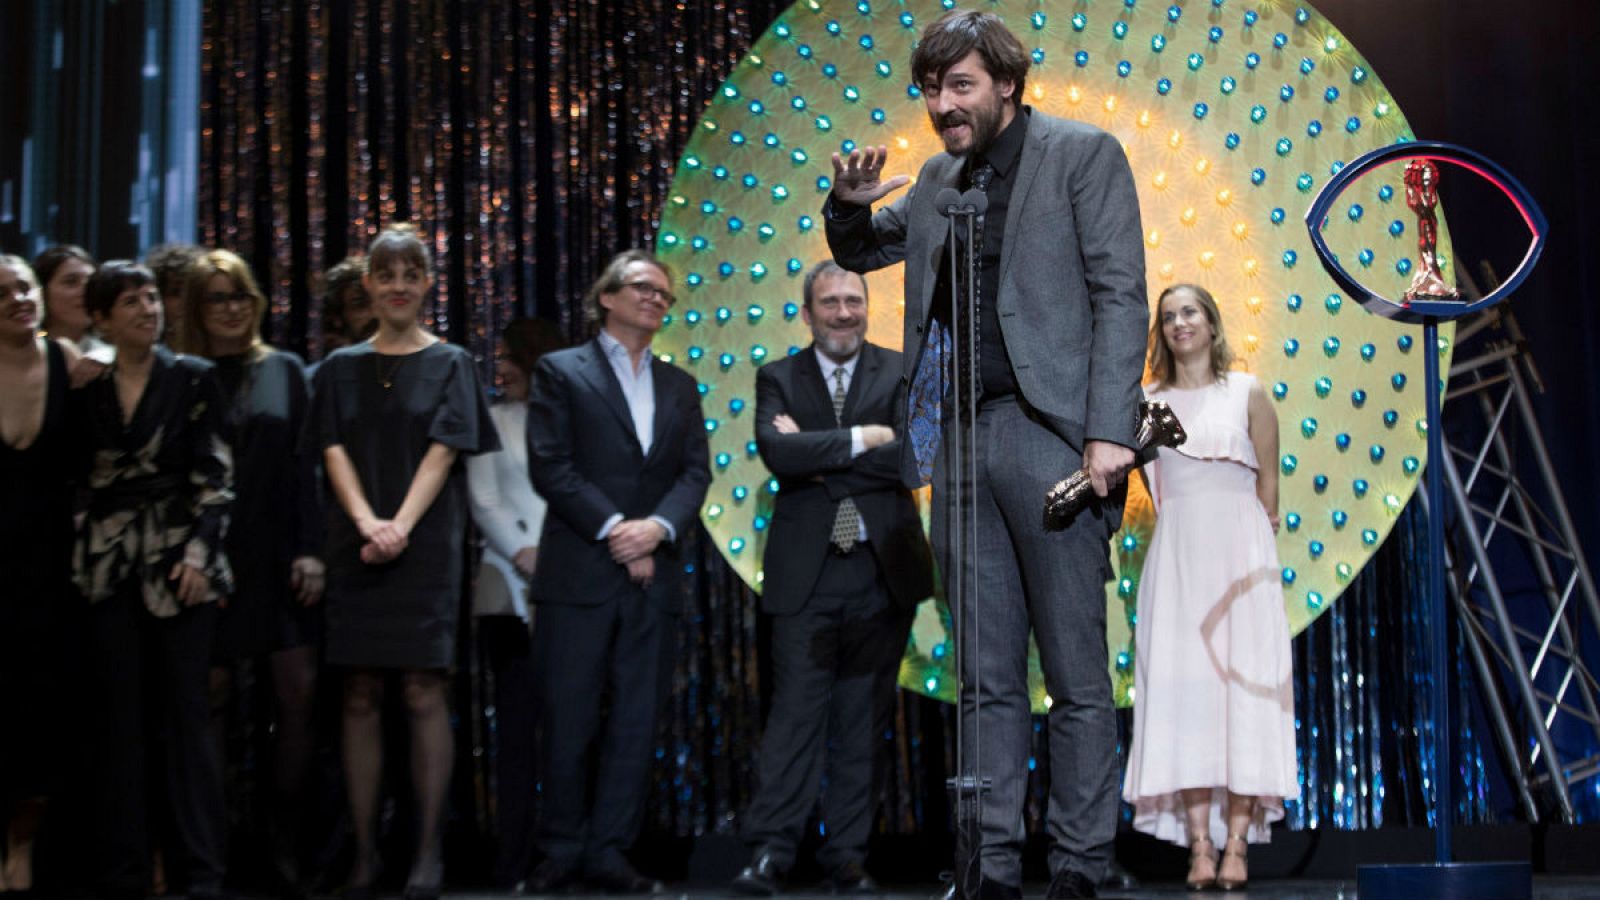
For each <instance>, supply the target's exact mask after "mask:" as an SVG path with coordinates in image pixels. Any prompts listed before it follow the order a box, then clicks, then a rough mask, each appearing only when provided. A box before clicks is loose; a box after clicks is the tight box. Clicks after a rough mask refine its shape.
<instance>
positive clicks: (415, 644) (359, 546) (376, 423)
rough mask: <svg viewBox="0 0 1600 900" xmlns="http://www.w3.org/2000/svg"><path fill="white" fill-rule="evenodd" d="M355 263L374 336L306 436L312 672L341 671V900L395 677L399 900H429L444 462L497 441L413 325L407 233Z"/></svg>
mask: <svg viewBox="0 0 1600 900" xmlns="http://www.w3.org/2000/svg"><path fill="white" fill-rule="evenodd" d="M367 260H368V271H367V276H366V281H365V283H366V286H367V292H368V294H369V295H370V296H371V297H372V301H373V304H374V305H375V306H376V307H377V310H378V323H379V324H378V331H377V333H376V334H374V335H373V337H372V339H371V340H370V341H367V342H364V343H361V344H357V345H355V346H352V347H346V348H344V349H342V350H338V351H336V352H335V353H334V354H333V355H331V356H329V357H328V358H327V359H326V360H325V361H324V362H323V363H322V365H321V366H320V367H319V368H318V369H317V375H316V385H315V389H314V393H313V400H312V413H311V416H310V418H309V420H308V421H307V425H306V440H307V443H308V445H309V446H311V447H315V448H317V449H319V450H321V451H322V453H323V465H324V468H325V469H326V471H327V473H328V481H329V483H330V485H331V487H332V489H333V495H334V497H335V498H337V500H338V504H337V506H335V507H333V508H330V509H329V511H328V512H329V514H328V527H327V531H328V542H327V552H326V556H325V558H326V560H327V562H328V579H329V590H328V603H327V626H328V634H327V660H328V663H329V664H330V665H337V666H343V667H345V668H346V669H347V670H348V671H347V673H346V675H345V690H344V761H345V780H346V783H347V786H348V790H349V799H350V812H351V817H352V819H353V821H354V830H355V837H356V859H355V864H354V866H353V867H352V870H351V875H350V882H349V887H348V888H347V891H346V896H350V895H357V896H370V894H371V891H372V884H373V881H374V879H375V878H376V875H377V868H378V859H377V846H376V841H375V830H376V826H377V822H376V817H377V804H378V789H379V782H380V776H381V773H382V767H383V728H382V721H381V716H380V714H381V710H382V708H383V690H384V680H385V674H386V673H387V672H395V671H398V672H399V673H400V680H401V682H402V692H403V694H404V699H405V705H406V710H407V713H408V715H409V718H410V730H411V773H412V780H413V788H414V791H415V794H416V798H417V816H418V820H419V822H418V824H419V828H418V834H417V851H416V855H415V857H414V858H413V861H412V865H411V873H410V876H409V877H408V879H407V881H406V896H407V897H408V898H422V897H437V896H438V894H439V885H440V880H441V876H442V874H443V862H442V859H441V856H440V846H439V827H440V822H441V819H442V816H443V813H444V800H445V792H446V790H447V789H448V788H449V784H450V769H451V766H452V763H453V759H454V752H455V750H454V742H453V736H452V735H451V731H450V711H449V705H448V697H447V688H448V672H449V669H450V667H451V666H452V665H453V664H454V662H455V643H456V621H457V618H458V615H459V609H460V604H461V584H462V571H463V570H462V567H463V565H464V559H463V557H464V553H465V548H464V547H463V538H464V536H465V534H466V527H467V498H466V479H465V477H464V475H463V466H462V462H461V460H460V459H459V458H458V455H459V454H461V453H482V452H487V451H491V450H497V449H499V447H500V442H499V439H498V437H497V435H496V433H495V429H494V424H493V422H492V421H491V419H490V417H489V409H488V404H487V402H486V401H485V399H484V395H483V391H482V389H481V388H480V386H479V383H478V375H477V372H476V370H475V369H474V368H473V363H472V357H471V356H470V355H468V354H467V352H466V351H465V350H462V349H461V348H460V347H455V346H451V345H448V344H444V343H442V342H441V341H440V340H439V339H438V338H436V337H434V336H433V335H431V334H429V333H428V332H427V331H425V330H424V329H423V327H422V325H421V323H420V322H419V321H418V314H419V312H420V311H421V308H422V301H423V298H424V297H425V296H426V295H427V293H428V290H429V288H430V287H432V284H433V270H432V260H431V259H430V257H429V255H428V251H427V248H426V247H425V246H424V245H423V243H422V241H421V240H420V239H418V237H417V235H416V232H415V231H414V230H412V229H410V228H405V227H401V228H389V229H387V230H385V231H384V232H383V233H381V234H379V235H378V237H377V238H376V239H375V240H374V241H373V242H372V245H371V247H369V248H368V252H367Z"/></svg>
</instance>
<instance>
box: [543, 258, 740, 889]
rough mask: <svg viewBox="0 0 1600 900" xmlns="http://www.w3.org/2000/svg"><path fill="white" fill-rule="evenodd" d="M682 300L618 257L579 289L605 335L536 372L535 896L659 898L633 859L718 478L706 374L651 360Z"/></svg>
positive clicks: (666, 279) (648, 266) (641, 266)
mask: <svg viewBox="0 0 1600 900" xmlns="http://www.w3.org/2000/svg"><path fill="white" fill-rule="evenodd" d="M673 299H674V298H673V294H672V281H671V276H670V275H669V273H668V271H667V268H666V266H665V265H663V264H662V263H661V262H659V261H658V260H656V259H655V257H653V256H651V255H650V254H649V253H647V252H645V251H642V250H629V251H627V252H624V253H621V254H619V255H618V256H616V257H615V258H614V259H612V260H611V262H610V263H609V264H608V265H607V266H606V268H605V271H604V272H602V273H601V275H600V277H599V278H597V279H595V282H594V284H593V285H591V286H590V288H589V291H588V293H587V294H585V295H584V312H585V315H586V317H587V318H588V320H589V321H590V323H591V324H592V325H594V326H598V334H596V336H595V338H594V340H591V341H589V342H588V343H585V344H582V345H580V346H578V347H574V348H572V349H570V350H562V351H559V352H556V353H551V354H548V355H546V356H545V357H544V358H543V359H541V360H540V361H539V364H538V366H537V367H536V368H535V370H534V375H533V388H532V392H531V394H530V398H529V402H528V434H527V440H528V469H529V472H530V474H531V476H532V478H533V484H534V487H535V488H536V489H537V490H538V492H539V495H540V496H541V497H544V498H545V500H546V501H547V502H548V503H549V512H548V514H547V515H546V516H545V522H544V533H543V535H542V536H541V538H540V540H539V555H540V558H541V560H542V564H541V565H540V566H539V567H538V569H537V570H535V572H534V576H533V583H532V586H531V588H530V591H529V595H530V597H531V599H532V600H533V602H535V603H537V604H538V605H539V610H538V613H537V615H536V617H535V618H536V625H535V627H534V652H535V654H536V656H537V659H538V665H539V666H540V667H541V671H542V678H541V683H542V685H543V695H544V696H543V710H542V712H541V725H542V729H543V733H544V746H543V748H542V754H541V757H542V762H543V766H542V771H541V772H540V776H541V778H542V780H543V784H544V787H543V815H542V816H541V818H540V823H539V829H538V833H539V845H540V849H541V850H542V851H543V852H544V854H545V861H544V862H543V863H541V864H540V865H539V867H538V869H536V870H535V871H534V874H533V876H532V877H531V878H530V879H529V882H528V888H529V890H530V891H531V892H533V893H548V892H550V891H553V890H559V889H562V888H567V887H573V886H576V885H577V884H578V883H579V882H583V883H585V884H587V885H588V886H589V887H591V888H594V889H598V890H602V891H606V892H609V893H649V892H653V891H658V890H660V888H661V885H660V883H659V882H655V881H652V880H650V879H648V878H644V877H642V876H641V875H639V873H638V872H637V871H635V870H634V868H633V867H632V866H631V865H630V864H629V862H628V860H627V859H626V858H625V857H624V856H623V853H624V851H626V850H627V849H628V848H629V847H630V846H631V845H632V844H633V842H634V840H635V839H636V838H637V837H638V835H639V827H640V824H641V823H642V821H643V816H644V804H645V795H646V793H647V791H648V788H649V775H650V765H651V761H652V745H653V742H654V738H655V723H656V711H657V709H658V708H659V706H660V705H661V702H662V698H663V697H664V695H665V692H666V689H667V687H668V686H669V683H670V676H671V671H672V664H671V654H670V652H669V650H670V643H669V642H670V641H671V640H672V638H673V631H674V628H673V623H674V622H675V621H676V617H677V615H678V613H679V607H680V605H681V602H682V601H681V595H680V592H679V590H678V588H679V582H680V579H681V574H682V571H683V563H682V561H681V559H680V557H679V549H678V548H679V544H680V541H681V540H682V539H684V538H685V537H687V536H688V533H689V529H691V528H693V527H695V519H696V516H697V515H698V513H699V511H700V504H701V502H702V501H703V500H704V499H705V495H706V486H707V485H708V484H709V483H710V481H711V472H710V469H709V468H708V467H707V461H706V460H707V455H708V454H707V449H706V433H705V427H704V422H705V418H704V416H703V415H702V413H701V411H700V394H699V391H698V390H697V387H696V384H695V380H694V378H693V377H692V376H690V375H689V374H688V373H687V372H684V371H682V370H681V369H677V368H674V367H672V366H671V365H668V364H667V363H664V362H661V361H660V360H658V359H656V358H655V356H654V355H653V354H652V353H651V351H650V341H651V339H652V338H653V337H654V336H655V333H656V332H657V331H659V330H660V329H661V324H662V321H663V318H664V317H665V316H666V313H667V310H668V309H669V308H671V306H672V303H673ZM608 698H609V705H607V700H608ZM606 708H608V709H609V713H608V715H606V716H605V717H604V720H603V721H602V716H601V710H602V709H606ZM591 784H592V785H593V791H592V794H591V791H590V785H591Z"/></svg>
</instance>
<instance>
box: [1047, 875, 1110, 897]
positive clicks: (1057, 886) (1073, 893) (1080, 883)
mask: <svg viewBox="0 0 1600 900" xmlns="http://www.w3.org/2000/svg"><path fill="white" fill-rule="evenodd" d="M1044 896H1045V900H1076V898H1080V897H1098V896H1099V895H1098V894H1096V893H1095V892H1094V882H1093V881H1090V880H1089V876H1087V875H1085V874H1083V873H1082V872H1074V871H1072V870H1071V869H1062V870H1061V871H1059V872H1057V873H1056V877H1054V878H1052V879H1050V890H1049V891H1047V892H1046V893H1045V895H1044Z"/></svg>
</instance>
